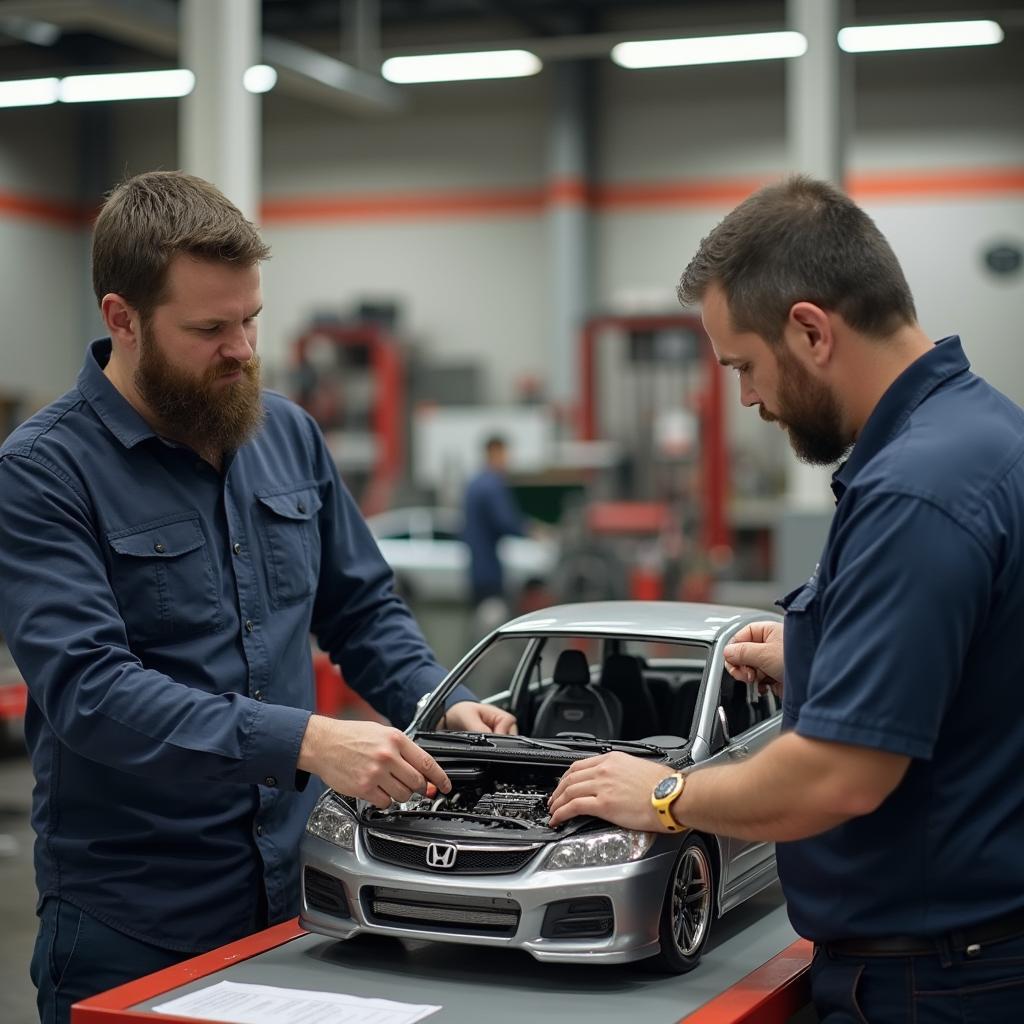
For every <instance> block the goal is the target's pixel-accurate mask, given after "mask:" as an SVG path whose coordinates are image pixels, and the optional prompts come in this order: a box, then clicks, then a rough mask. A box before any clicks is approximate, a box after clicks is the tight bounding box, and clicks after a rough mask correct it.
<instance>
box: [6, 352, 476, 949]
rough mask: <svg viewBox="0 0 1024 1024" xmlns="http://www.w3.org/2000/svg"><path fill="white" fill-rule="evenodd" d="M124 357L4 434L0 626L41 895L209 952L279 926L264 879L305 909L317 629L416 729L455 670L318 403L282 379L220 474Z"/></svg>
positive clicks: (133, 930)
mask: <svg viewBox="0 0 1024 1024" xmlns="http://www.w3.org/2000/svg"><path fill="white" fill-rule="evenodd" d="M109 355H110V342H109V340H105V341H101V342H96V343H94V344H93V345H92V347H91V349H90V351H89V353H88V355H87V356H86V360H85V366H84V368H83V369H82V372H81V374H80V375H79V378H78V383H77V386H76V387H75V388H74V389H72V390H71V391H70V392H68V393H67V394H66V395H65V396H64V397H63V398H61V399H59V400H58V401H57V402H55V403H54V404H53V405H51V406H49V407H48V408H46V409H44V410H43V411H42V412H40V413H38V414H37V415H35V416H33V417H32V418H31V419H30V420H29V421H28V422H26V423H25V424H23V425H22V426H21V427H20V428H19V429H18V430H17V431H15V433H14V434H13V435H12V436H11V437H10V438H8V440H7V442H6V443H5V444H4V446H3V448H2V449H0V495H2V500H0V630H2V631H3V633H4V635H5V637H6V639H7V642H8V643H9V645H10V648H11V651H12V653H13V655H14V660H15V662H16V663H17V665H18V668H19V669H20V670H21V672H22V674H23V676H24V678H25V680H26V682H27V684H28V689H29V695H30V699H29V703H28V709H27V711H26V715H25V731H26V735H27V739H28V746H29V749H30V752H31V756H32V766H33V770H34V772H35V775H36V780H37V784H36V787H35V792H34V794H33V805H32V823H33V826H34V828H35V831H36V835H37V839H36V846H35V865H36V878H37V884H38V889H39V898H40V902H41V901H42V900H43V899H45V898H46V897H47V896H57V897H60V898H62V899H65V900H67V901H68V902H70V903H73V904H75V905H76V906H78V907H80V908H81V909H83V910H85V911H86V912H88V913H89V914H92V915H93V916H94V917H96V918H98V919H99V920H101V921H104V922H106V923H107V924H109V925H110V926H112V927H113V928H116V929H118V930H120V931H122V932H124V933H126V934H128V935H132V936H134V937H136V938H140V939H143V940H145V941H148V942H151V943H154V944H156V945H158V946H162V947H164V948H167V949H172V950H179V951H183V952H195V951H200V950H205V949H210V948H212V947H214V946H219V945H221V944H223V943H225V942H228V941H230V940H233V939H237V938H239V937H240V936H242V935H245V934H248V933H250V932H251V931H252V930H253V929H254V927H257V926H259V925H261V924H263V923H264V922H263V921H261V915H260V914H259V913H258V912H257V908H258V907H259V904H260V902H261V900H260V895H259V893H260V889H263V891H264V893H265V897H266V908H267V913H268V917H269V921H270V922H274V921H279V920H283V919H284V918H287V917H289V916H291V915H293V914H295V913H296V912H297V909H298V864H297V859H298V858H297V848H298V842H299V838H300V836H301V834H302V830H303V827H304V824H305V821H306V818H307V816H308V814H309V811H310V809H311V807H312V804H313V802H314V800H315V799H316V796H317V795H318V793H319V791H320V786H319V784H317V785H309V786H307V785H306V782H307V781H308V776H306V775H305V773H302V772H297V771H296V760H297V757H298V752H299V746H300V743H301V740H302V736H303V733H304V732H305V729H306V723H307V721H308V719H309V715H310V712H311V709H312V708H313V706H314V687H313V672H312V660H311V654H310V633H311V632H312V633H313V635H314V636H315V637H316V638H317V640H318V642H319V644H320V646H321V647H322V648H323V649H324V650H326V651H327V652H329V654H330V656H331V658H332V660H333V661H335V662H336V663H337V664H340V666H341V668H342V671H343V672H344V675H345V678H346V680H347V681H348V682H349V683H350V684H351V685H352V686H353V687H354V688H355V689H356V690H357V691H358V692H359V693H361V694H362V695H363V696H364V697H365V698H366V699H367V700H369V701H370V703H371V704H373V705H374V707H376V708H377V709H378V710H379V711H381V712H382V713H383V714H385V715H386V716H387V717H388V718H390V719H391V721H392V722H393V723H395V724H396V725H398V726H400V727H404V726H405V725H406V724H407V723H408V722H409V721H410V719H411V717H412V714H413V712H414V709H415V704H416V701H417V699H418V698H419V697H420V696H421V695H422V694H423V693H425V692H427V691H428V690H430V689H432V688H433V687H434V686H435V685H436V684H437V682H438V681H439V680H440V679H441V678H442V676H443V674H444V670H443V669H442V668H441V667H440V666H439V665H438V664H437V662H436V661H435V659H434V657H433V655H432V654H431V652H430V650H429V649H428V647H427V645H426V643H425V642H424V640H423V637H422V635H421V634H420V632H419V630H418V628H417V627H416V625H415V623H414V622H413V620H412V618H411V616H410V615H409V612H408V610H407V609H406V607H405V605H404V604H403V603H402V602H401V601H399V600H398V599H397V598H396V597H395V596H394V594H393V593H392V588H391V584H392V578H391V573H390V570H389V569H388V567H387V565H386V564H385V563H384V561H383V559H382V558H381V556H380V553H379V551H378V549H377V546H376V543H375V542H374V540H373V538H372V537H371V535H370V532H369V530H368V529H367V527H366V525H365V523H364V522H363V519H362V517H361V516H360V514H359V511H358V509H357V508H356V506H355V504H354V503H353V501H352V498H351V497H350V495H349V494H348V492H347V490H346V489H345V487H344V486H343V484H342V483H341V481H340V479H339V478H338V475H337V472H336V471H335V468H334V465H333V463H332V461H331V458H330V456H329V454H328V452H327V450H326V447H325V446H324V443H323V439H322V437H321V435H320V432H319V430H318V428H317V426H316V424H315V423H314V422H313V420H312V419H311V418H310V417H309V416H308V415H306V413H304V412H303V411H302V410H300V409H299V408H298V407H297V406H295V405H293V404H292V403H291V402H289V401H288V400H287V399H285V398H284V397H282V396H280V395H276V394H273V393H271V392H267V393H265V397H264V404H265V408H266V419H265V422H264V424H263V426H262V427H261V429H260V430H259V432H258V433H257V434H256V436H255V437H254V438H253V439H252V440H251V441H249V442H248V443H246V444H245V445H243V446H242V447H241V448H240V449H239V450H238V451H237V452H235V453H232V454H230V455H229V456H228V457H227V458H226V459H225V464H224V468H223V472H222V473H218V472H216V471H215V470H214V469H213V468H212V467H211V466H210V465H209V464H208V463H206V462H203V461H202V460H201V459H199V457H198V456H197V455H196V454H195V452H194V451H192V450H191V449H190V448H187V447H185V446H182V445H176V444H171V443H169V442H167V441H165V440H163V439H161V438H160V437H158V436H156V435H155V434H154V433H153V431H152V430H151V429H150V427H149V426H148V425H147V424H146V422H145V421H144V420H143V419H142V418H141V417H140V416H139V415H138V413H136V412H135V410H134V409H133V408H132V407H131V405H129V403H128V402H127V401H126V400H125V399H124V398H123V397H122V395H121V394H120V393H119V392H118V391H117V390H116V388H115V387H114V386H113V384H111V382H110V381H109V380H108V379H107V378H106V377H105V376H104V375H103V372H102V367H103V366H104V365H105V364H106V362H107V359H108V358H109ZM458 696H459V697H460V698H462V699H467V698H471V696H472V695H471V694H469V692H468V691H466V690H463V691H462V692H461V693H460V694H459V695H458Z"/></svg>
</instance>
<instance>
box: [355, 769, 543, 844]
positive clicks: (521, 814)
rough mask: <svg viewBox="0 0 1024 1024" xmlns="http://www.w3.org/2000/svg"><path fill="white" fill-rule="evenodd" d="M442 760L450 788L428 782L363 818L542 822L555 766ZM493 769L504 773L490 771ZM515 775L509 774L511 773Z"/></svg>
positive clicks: (512, 825) (478, 825)
mask: <svg viewBox="0 0 1024 1024" xmlns="http://www.w3.org/2000/svg"><path fill="white" fill-rule="evenodd" d="M501 767H503V768H504V770H503V771H502V770H501V768H499V767H498V766H494V765H490V766H488V767H486V768H484V767H475V766H474V767H468V766H461V765H460V766H456V767H450V766H445V768H446V771H447V773H448V777H449V778H450V779H451V781H452V791H451V792H450V793H448V794H447V795H446V794H443V793H438V792H436V791H434V789H433V787H431V790H430V792H428V793H427V794H426V795H422V796H421V795H419V794H414V795H413V797H412V799H411V800H407V801H406V802H405V803H401V804H392V806H391V807H390V808H388V810H386V811H377V810H375V809H372V808H371V809H368V811H367V814H368V818H367V819H365V820H369V821H374V822H376V823H378V824H382V823H383V822H384V820H385V819H387V820H389V821H390V822H392V823H395V824H398V823H399V822H401V821H403V820H404V821H406V822H409V823H411V819H415V820H417V821H419V822H420V823H424V822H427V821H431V820H432V821H435V822H438V823H440V822H446V823H447V824H448V825H449V826H452V825H454V826H458V825H460V824H462V825H465V826H466V827H467V828H473V829H474V830H477V829H487V830H493V829H514V830H523V829H532V828H538V827H539V828H546V827H547V823H548V797H549V796H550V795H551V794H552V792H554V789H555V786H556V785H557V784H558V779H559V777H560V776H561V770H560V769H554V770H552V769H548V770H546V771H543V772H541V771H536V770H531V771H526V772H522V773H519V772H515V770H514V769H512V770H510V769H511V766H501ZM498 771H500V773H501V774H502V775H504V776H505V777H504V778H499V777H496V775H497V774H498ZM513 776H515V777H513Z"/></svg>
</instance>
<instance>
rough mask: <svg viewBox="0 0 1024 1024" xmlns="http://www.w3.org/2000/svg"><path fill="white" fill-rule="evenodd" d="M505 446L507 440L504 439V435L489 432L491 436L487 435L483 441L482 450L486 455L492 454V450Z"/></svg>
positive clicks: (506, 445)
mask: <svg viewBox="0 0 1024 1024" xmlns="http://www.w3.org/2000/svg"><path fill="white" fill-rule="evenodd" d="M507 447H508V442H507V441H506V440H505V438H504V437H502V435H501V434H491V436H490V437H488V438H487V440H486V441H484V451H485V452H486V453H487V454H488V455H493V454H494V452H496V451H498V450H499V449H501V448H507Z"/></svg>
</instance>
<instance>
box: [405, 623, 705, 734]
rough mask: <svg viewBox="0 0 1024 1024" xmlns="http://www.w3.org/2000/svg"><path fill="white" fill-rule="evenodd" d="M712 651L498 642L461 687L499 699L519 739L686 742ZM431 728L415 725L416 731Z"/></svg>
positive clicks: (636, 644)
mask: <svg viewBox="0 0 1024 1024" xmlns="http://www.w3.org/2000/svg"><path fill="white" fill-rule="evenodd" d="M709 654H710V648H709V646H708V645H707V644H702V643H694V642H691V643H681V642H676V641H670V640H653V639H647V638H639V639H638V638H635V637H614V636H594V635H587V634H573V635H543V634H538V635H533V636H522V635H513V636H504V637H503V636H498V637H495V638H494V640H492V642H491V643H490V644H488V645H487V646H486V647H485V648H484V649H483V651H482V652H481V653H480V655H479V656H478V657H477V659H476V660H475V661H474V662H473V663H472V664H471V665H469V666H468V667H467V668H466V670H465V672H464V673H462V675H461V677H460V679H459V682H460V683H463V684H465V685H466V686H468V687H469V688H470V689H471V690H473V692H474V693H476V695H477V696H478V697H479V698H481V699H487V698H494V697H496V696H498V695H501V694H503V693H504V692H505V691H509V692H508V693H507V695H506V696H504V697H499V702H500V703H502V704H503V705H504V706H507V707H508V708H509V710H510V711H512V712H513V714H515V715H516V718H517V720H518V723H519V731H520V733H522V734H523V735H526V736H533V737H537V738H555V739H557V738H559V737H562V738H570V737H579V738H586V737H591V738H597V739H606V740H609V739H610V740H642V739H645V738H647V737H654V736H677V737H682V738H683V739H686V738H688V737H690V736H692V734H693V731H694V726H695V722H694V719H695V716H696V712H697V703H698V696H699V692H700V686H701V680H702V679H703V676H704V669H705V665H706V663H707V660H708V657H709ZM435 724H436V723H429V724H428V723H425V722H424V723H421V727H427V726H428V725H429V726H433V725H435Z"/></svg>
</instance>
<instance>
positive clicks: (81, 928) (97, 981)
mask: <svg viewBox="0 0 1024 1024" xmlns="http://www.w3.org/2000/svg"><path fill="white" fill-rule="evenodd" d="M191 955H192V954H190V953H176V952H174V951H172V950H169V949H160V948H159V947H158V946H151V945H149V943H146V942H140V941H139V940H138V939H133V938H131V937H130V936H128V935H124V934H122V933H121V932H119V931H116V930H115V929H113V928H109V927H107V925H105V924H101V923H100V922H99V921H97V920H96V919H95V918H94V917H90V916H89V915H88V914H86V913H84V912H83V911H81V910H79V909H78V907H76V906H73V905H72V904H71V903H65V902H64V901H63V900H58V899H53V898H49V899H47V900H46V902H45V903H44V904H43V909H42V913H41V914H40V917H39V934H38V935H37V936H36V945H35V949H34V950H33V953H32V966H31V968H30V973H31V975H32V983H33V984H34V985H35V986H36V990H37V996H36V1003H37V1004H38V1006H39V1020H40V1022H41V1024H68V1022H69V1021H70V1020H71V1004H72V1003H77V1002H78V1001H79V1000H80V999H85V998H86V997H87V996H93V995H96V993H97V992H105V991H106V990H107V989H108V988H114V987H115V986H116V985H123V984H124V983H125V982H126V981H132V980H134V979H135V978H141V977H142V976H143V975H144V974H151V973H152V972H153V971H159V970H161V969H162V968H164V967H170V966H171V965H172V964H176V963H180V962H181V961H182V960H185V959H187V958H188V957H189V956H191Z"/></svg>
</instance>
